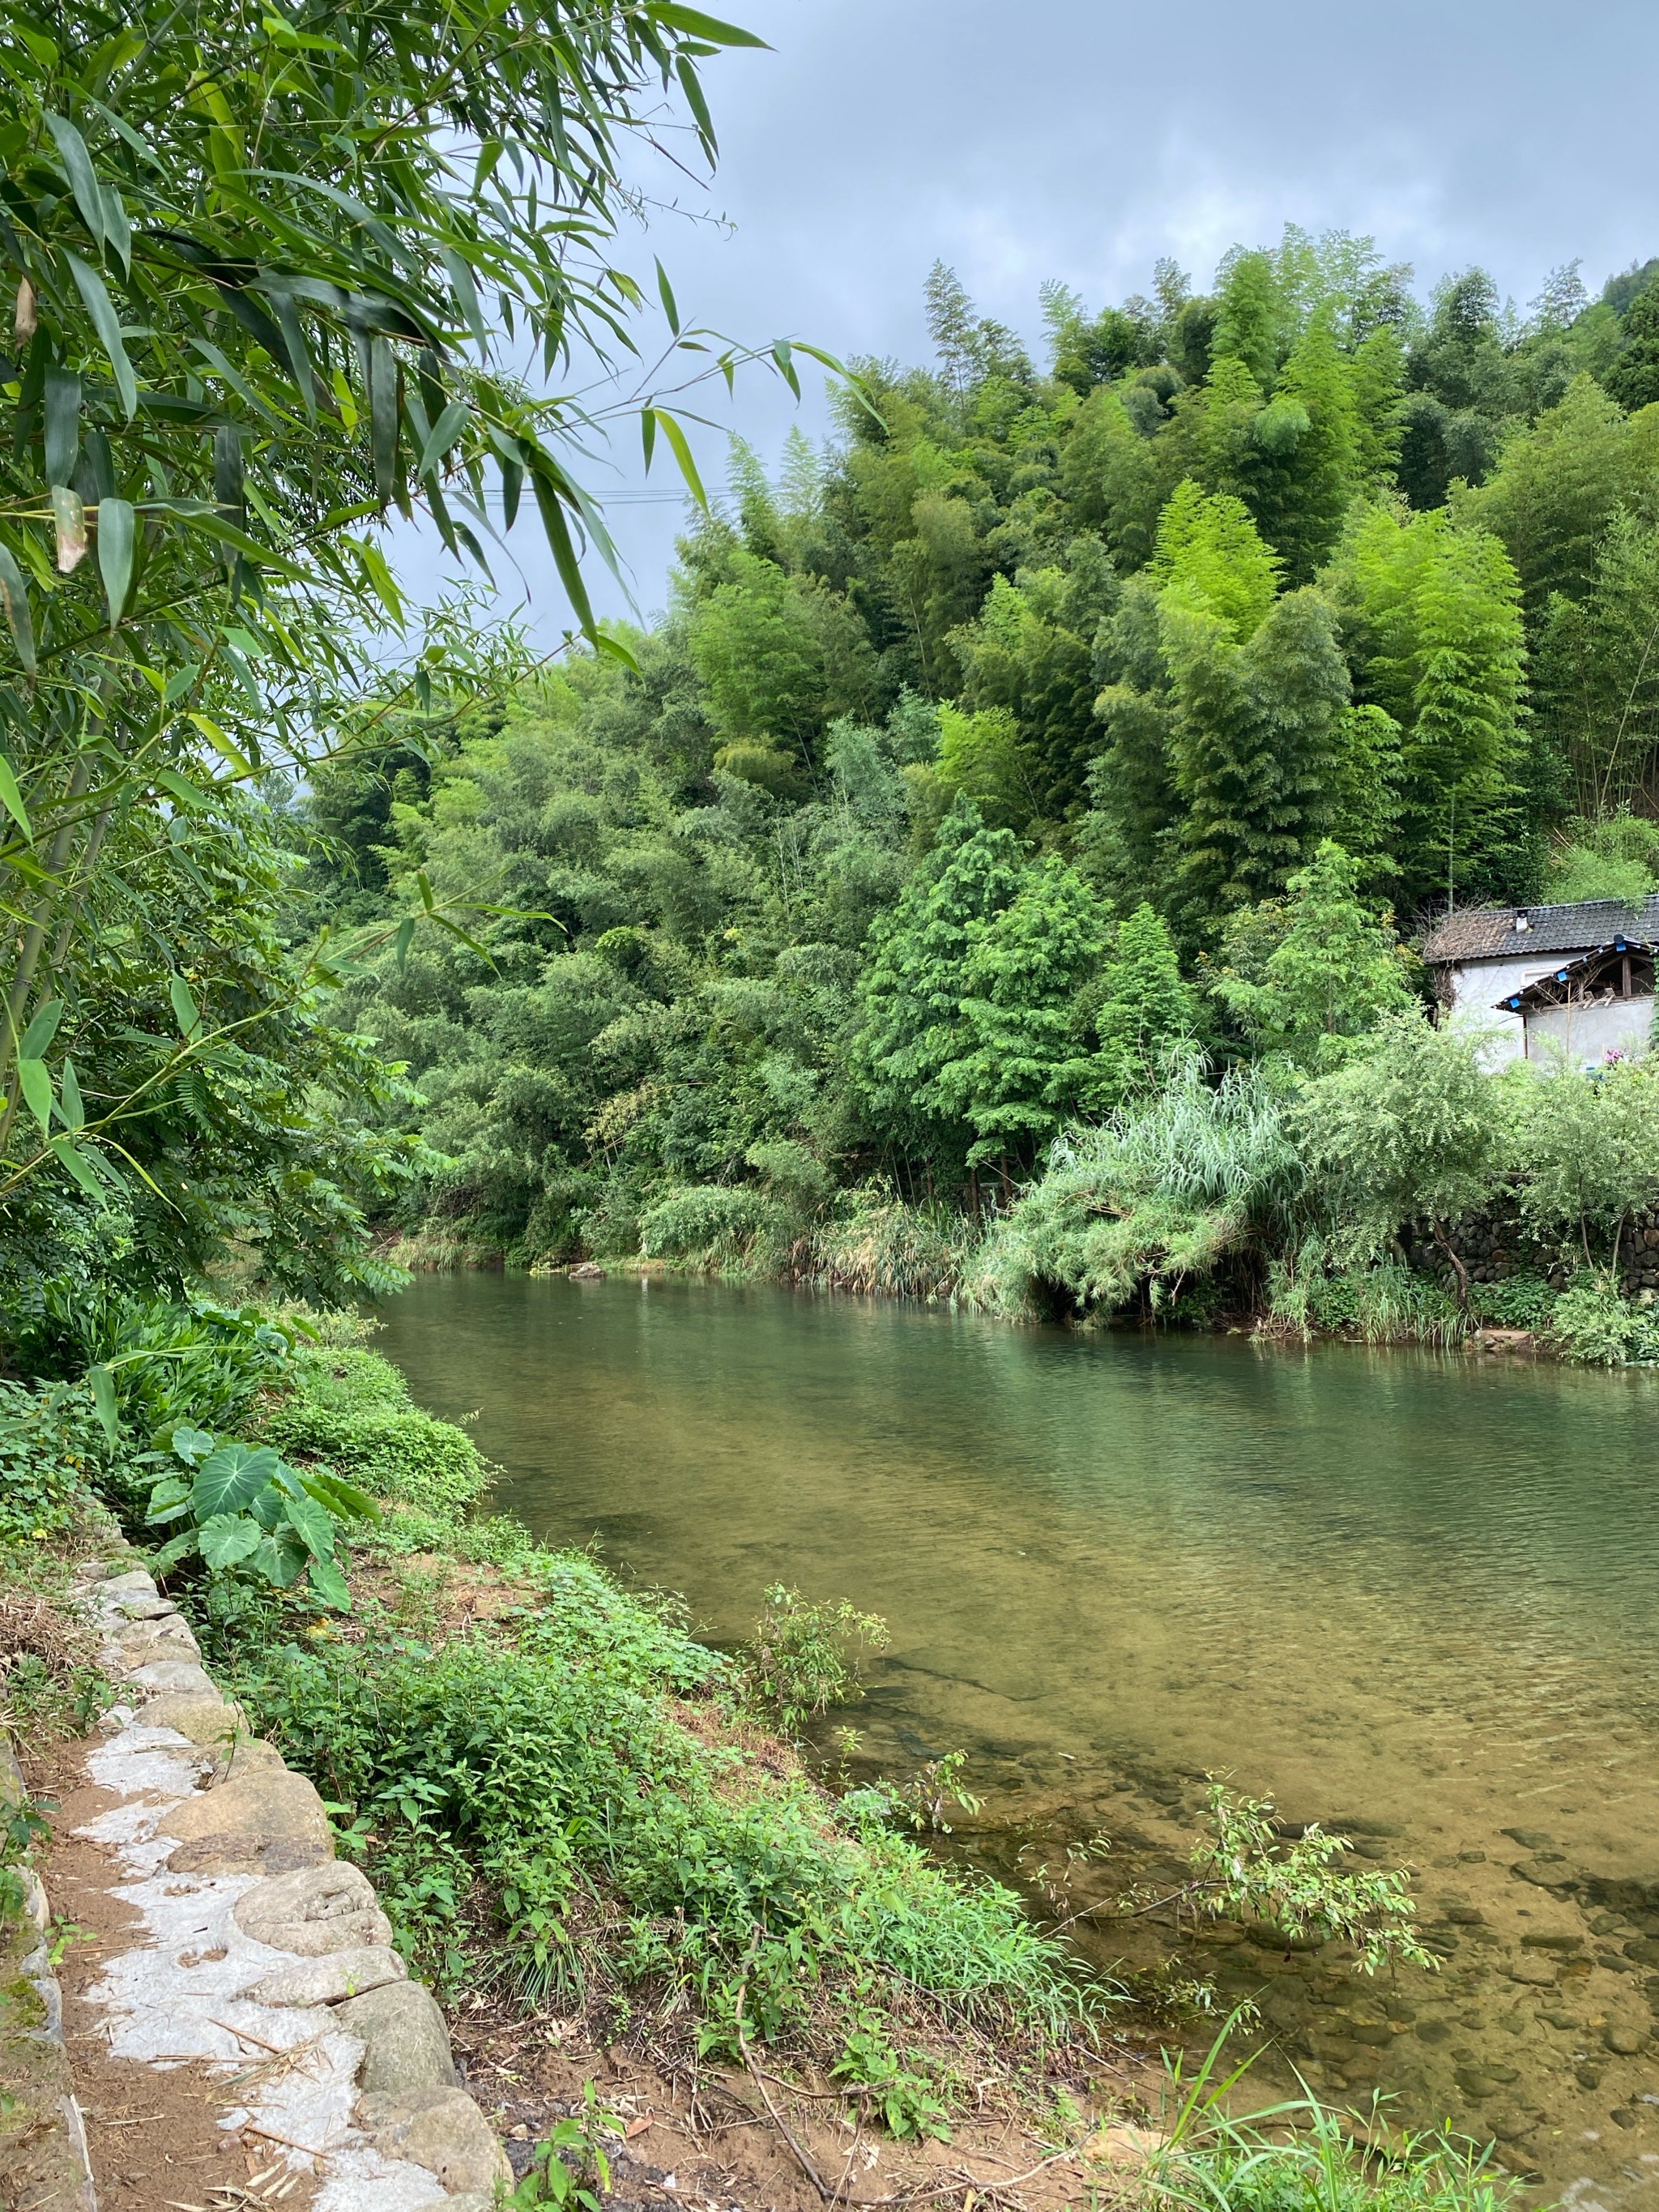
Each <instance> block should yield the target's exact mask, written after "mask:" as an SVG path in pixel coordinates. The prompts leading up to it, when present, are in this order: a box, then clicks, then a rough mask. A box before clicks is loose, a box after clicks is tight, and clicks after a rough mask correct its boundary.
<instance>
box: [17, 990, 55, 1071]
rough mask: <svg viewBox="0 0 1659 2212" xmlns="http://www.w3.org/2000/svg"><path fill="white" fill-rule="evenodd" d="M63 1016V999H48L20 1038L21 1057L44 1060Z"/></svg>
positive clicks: (19, 1051)
mask: <svg viewBox="0 0 1659 2212" xmlns="http://www.w3.org/2000/svg"><path fill="white" fill-rule="evenodd" d="M63 1018H64V1002H63V1000H61V999H48V1000H47V1001H46V1005H45V1006H42V1007H41V1008H40V1012H38V1013H37V1014H36V1015H35V1017H34V1019H33V1021H32V1022H31V1023H30V1024H29V1025H28V1027H27V1029H26V1030H24V1032H23V1034H22V1036H21V1037H20V1038H19V1039H18V1042H17V1053H18V1057H19V1059H21V1060H44V1059H45V1058H46V1054H47V1053H48V1052H49V1051H50V1050H51V1049H52V1039H53V1038H54V1037H55V1036H57V1034H58V1023H59V1022H61V1021H62V1020H63Z"/></svg>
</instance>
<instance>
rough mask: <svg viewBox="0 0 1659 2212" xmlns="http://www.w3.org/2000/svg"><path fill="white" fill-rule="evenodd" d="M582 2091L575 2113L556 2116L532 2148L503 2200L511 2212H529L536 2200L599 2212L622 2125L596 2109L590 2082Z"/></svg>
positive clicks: (612, 2117)
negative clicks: (579, 2109)
mask: <svg viewBox="0 0 1659 2212" xmlns="http://www.w3.org/2000/svg"><path fill="white" fill-rule="evenodd" d="M582 2094H583V2100H584V2102H583V2109H582V2112H581V2114H580V2118H576V2117H572V2118H568V2119H562V2120H555V2121H554V2123H553V2124H552V2126H551V2127H550V2128H549V2129H548V2130H547V2132H546V2133H545V2135H544V2136H542V2137H541V2138H540V2140H539V2141H538V2143H537V2145H536V2148H535V2149H534V2150H533V2151H532V2153H531V2154H530V2164H529V2166H527V2168H526V2171H525V2174H524V2177H523V2179H521V2180H520V2183H519V2185H518V2186H517V2188H516V2189H514V2190H513V2191H512V2193H511V2194H510V2195H509V2196H508V2197H507V2199H506V2202H507V2203H508V2204H509V2205H512V2206H513V2207H514V2208H515V2212H533V2209H534V2208H535V2207H536V2206H538V2205H552V2206H555V2207H556V2208H562V2207H565V2206H574V2207H579V2208H580V2212H602V2207H603V2205H604V2203H605V2198H606V2197H607V2196H608V2195H609V2193H610V2189H611V2152H612V2151H613V2150H614V2149H615V2148H616V2146H617V2144H618V2143H619V2142H621V2141H622V2140H623V2135H624V2133H625V2132H626V2130H625V2125H624V2123H623V2121H621V2120H619V2119H618V2118H617V2117H616V2115H615V2114H614V2113H612V2112H605V2111H602V2110H601V2108H600V2106H599V2100H598V2097H597V2094H596V2093H595V2091H594V2087H593V2084H592V2082H591V2081H589V2082H586V2084H585V2085H584V2087H583V2092H582Z"/></svg>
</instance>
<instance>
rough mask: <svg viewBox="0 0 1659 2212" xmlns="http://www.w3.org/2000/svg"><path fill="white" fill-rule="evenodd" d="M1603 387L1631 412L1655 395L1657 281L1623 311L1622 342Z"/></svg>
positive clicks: (1658, 393) (1658, 375)
mask: <svg viewBox="0 0 1659 2212" xmlns="http://www.w3.org/2000/svg"><path fill="white" fill-rule="evenodd" d="M1607 390H1608V391H1609V392H1611V393H1612V394H1613V398H1615V399H1616V400H1617V401H1618V402H1619V404H1620V406H1621V407H1628V408H1630V409H1631V410H1632V412H1633V411H1634V410H1636V409H1637V408H1638V407H1650V406H1651V405H1652V404H1653V402H1654V401H1655V400H1656V399H1659V283H1649V284H1648V285H1647V286H1646V288H1645V289H1644V290H1642V291H1640V292H1638V294H1637V295H1636V297H1635V298H1634V299H1633V300H1632V301H1631V303H1630V307H1628V309H1627V310H1626V315H1625V343H1624V346H1623V348H1622V349H1621V351H1620V356H1619V358H1618V360H1617V361H1616V362H1614V363H1613V367H1612V368H1611V369H1610V370H1609V371H1608V373H1607Z"/></svg>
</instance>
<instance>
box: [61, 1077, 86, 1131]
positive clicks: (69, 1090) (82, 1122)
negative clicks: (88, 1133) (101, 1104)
mask: <svg viewBox="0 0 1659 2212" xmlns="http://www.w3.org/2000/svg"><path fill="white" fill-rule="evenodd" d="M58 1112H59V1113H60V1114H61V1115H63V1117H64V1124H65V1126H66V1127H68V1129H69V1132H70V1135H71V1136H78V1135H79V1134H80V1133H81V1131H82V1129H83V1128H84V1127H86V1121H87V1109H86V1107H85V1106H84V1105H83V1103H82V1098H81V1083H80V1079H79V1077H78V1076H77V1075H76V1073H75V1063H74V1061H73V1060H65V1061H64V1072H63V1074H62V1075H61V1076H60V1077H59V1078H58Z"/></svg>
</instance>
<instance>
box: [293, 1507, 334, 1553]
mask: <svg viewBox="0 0 1659 2212" xmlns="http://www.w3.org/2000/svg"><path fill="white" fill-rule="evenodd" d="M283 1512H284V1513H285V1514H286V1515H287V1516H288V1521H289V1527H290V1528H292V1529H293V1530H294V1532H295V1534H296V1535H297V1536H298V1537H299V1539H300V1541H301V1543H302V1544H303V1545H304V1546H305V1547H306V1549H307V1552H309V1553H310V1554H311V1556H312V1558H313V1559H332V1558H333V1556H334V1519H333V1516H332V1515H331V1513H330V1512H329V1510H328V1508H327V1507H326V1506H325V1505H319V1504H318V1503H317V1500H316V1499H315V1498H303V1497H301V1498H284V1499H283Z"/></svg>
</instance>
